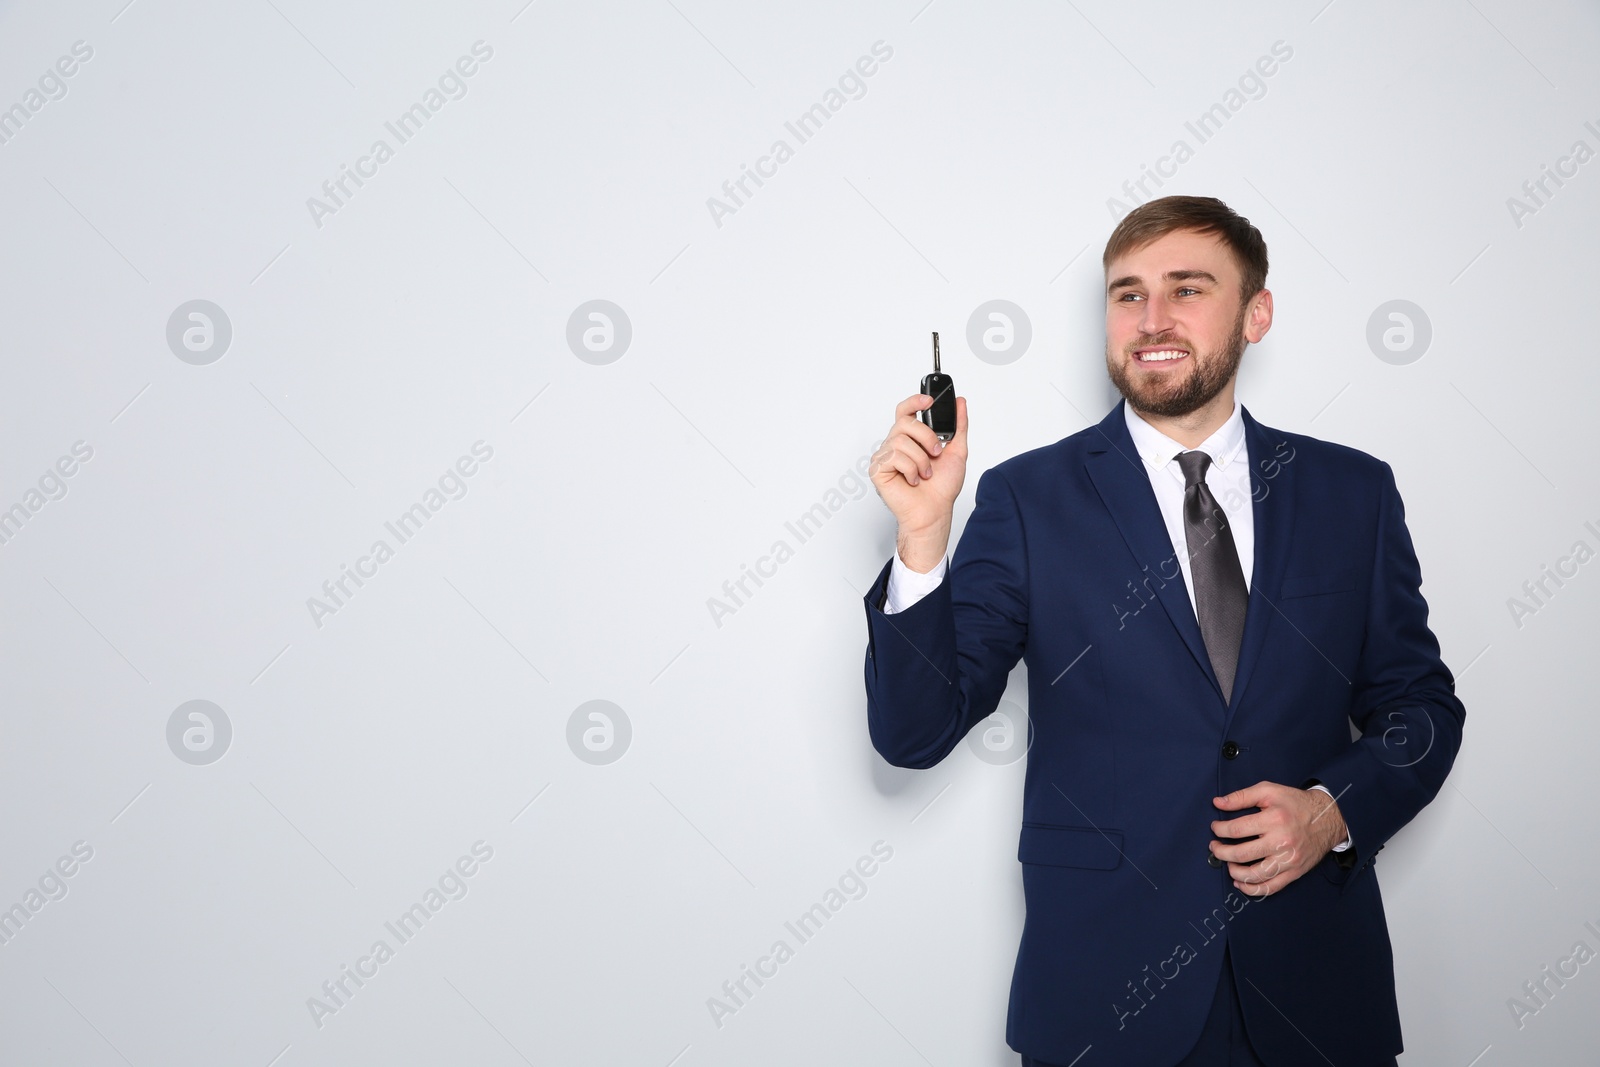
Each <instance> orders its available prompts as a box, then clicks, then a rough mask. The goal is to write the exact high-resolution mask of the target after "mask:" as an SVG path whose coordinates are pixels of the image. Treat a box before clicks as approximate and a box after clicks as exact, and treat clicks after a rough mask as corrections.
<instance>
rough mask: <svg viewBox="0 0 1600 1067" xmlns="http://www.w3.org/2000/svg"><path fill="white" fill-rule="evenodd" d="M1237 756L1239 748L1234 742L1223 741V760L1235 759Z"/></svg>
mask: <svg viewBox="0 0 1600 1067" xmlns="http://www.w3.org/2000/svg"><path fill="white" fill-rule="evenodd" d="M1238 755H1239V746H1238V744H1237V743H1236V742H1233V741H1225V742H1223V745H1222V758H1223V759H1236V758H1238Z"/></svg>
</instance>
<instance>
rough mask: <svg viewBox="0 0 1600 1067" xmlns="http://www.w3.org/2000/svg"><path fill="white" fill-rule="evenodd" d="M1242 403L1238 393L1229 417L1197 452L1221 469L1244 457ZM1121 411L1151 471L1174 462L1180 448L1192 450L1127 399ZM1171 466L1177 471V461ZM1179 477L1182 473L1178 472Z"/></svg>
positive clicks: (1161, 468)
mask: <svg viewBox="0 0 1600 1067" xmlns="http://www.w3.org/2000/svg"><path fill="white" fill-rule="evenodd" d="M1242 411H1243V406H1242V405H1241V404H1240V403H1239V399H1238V398H1237V397H1235V398H1234V401H1233V414H1231V415H1229V416H1228V421H1227V422H1224V423H1223V424H1222V425H1221V426H1219V427H1217V430H1216V432H1215V433H1213V434H1212V435H1211V436H1210V437H1207V438H1206V439H1205V440H1204V441H1202V442H1200V445H1199V447H1198V448H1196V449H1195V451H1197V452H1204V453H1205V454H1206V455H1208V456H1210V457H1211V462H1212V463H1213V464H1214V465H1215V466H1216V468H1217V469H1218V470H1222V471H1225V470H1227V469H1228V467H1229V465H1230V464H1232V463H1233V462H1235V461H1236V460H1242V459H1243V458H1244V456H1243V449H1244V415H1243V414H1242V413H1241V412H1242ZM1122 414H1123V417H1124V418H1125V419H1126V420H1127V423H1128V435H1129V436H1130V437H1132V438H1133V447H1134V448H1136V449H1137V450H1138V452H1139V458H1140V459H1142V460H1144V464H1145V467H1146V468H1147V469H1148V470H1150V472H1151V473H1154V472H1156V471H1160V470H1164V469H1167V468H1168V465H1169V464H1172V461H1173V459H1174V458H1176V457H1177V455H1178V453H1180V452H1187V451H1189V449H1188V448H1186V447H1184V446H1183V445H1181V444H1179V443H1178V442H1177V441H1174V440H1173V439H1172V438H1170V437H1168V436H1167V435H1166V434H1164V433H1162V432H1161V431H1160V430H1158V429H1156V428H1155V427H1154V426H1152V425H1150V424H1149V423H1148V422H1145V421H1144V419H1143V418H1141V417H1140V416H1139V415H1138V414H1136V413H1135V412H1134V410H1133V407H1132V405H1130V404H1129V403H1128V402H1127V401H1126V400H1124V401H1123V402H1122ZM1171 469H1172V470H1174V471H1176V470H1177V467H1176V465H1173V466H1172V468H1171ZM1178 477H1180V478H1181V477H1182V474H1181V473H1179V474H1178Z"/></svg>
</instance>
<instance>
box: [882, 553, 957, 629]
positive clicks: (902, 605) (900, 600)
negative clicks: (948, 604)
mask: <svg viewBox="0 0 1600 1067" xmlns="http://www.w3.org/2000/svg"><path fill="white" fill-rule="evenodd" d="M949 565H950V554H949V553H948V552H947V553H945V554H944V556H943V557H941V558H940V560H939V565H938V566H937V567H935V568H933V570H931V571H929V572H928V573H927V574H918V573H917V572H916V571H914V570H912V569H911V568H910V567H907V566H906V565H905V564H904V563H902V562H900V553H898V552H896V553H895V554H894V559H893V560H892V561H891V562H890V564H889V583H888V589H887V590H886V591H885V596H884V599H883V613H884V614H885V615H893V614H895V613H896V612H901V611H905V610H906V609H907V608H909V607H911V606H912V605H913V604H915V603H916V602H917V601H919V600H921V599H922V598H923V597H925V596H927V595H928V594H929V593H931V592H933V591H934V590H935V589H937V588H939V583H940V582H942V581H944V572H945V568H946V567H948V566H949Z"/></svg>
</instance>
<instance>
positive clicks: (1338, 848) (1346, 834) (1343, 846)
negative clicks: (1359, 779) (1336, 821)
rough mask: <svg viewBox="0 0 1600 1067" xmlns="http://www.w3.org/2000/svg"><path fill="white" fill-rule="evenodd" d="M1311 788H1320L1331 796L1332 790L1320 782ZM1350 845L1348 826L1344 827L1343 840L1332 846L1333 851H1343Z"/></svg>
mask: <svg viewBox="0 0 1600 1067" xmlns="http://www.w3.org/2000/svg"><path fill="white" fill-rule="evenodd" d="M1311 788H1312V789H1320V790H1322V791H1323V792H1324V793H1326V794H1328V795H1329V796H1330V797H1331V796H1333V790H1331V789H1329V788H1328V787H1327V786H1325V785H1320V784H1319V785H1314V786H1312V787H1311ZM1350 845H1351V841H1350V830H1349V828H1346V829H1345V832H1344V841H1343V843H1342V844H1337V845H1334V846H1333V851H1335V852H1343V851H1344V850H1345V849H1347V848H1349V847H1350Z"/></svg>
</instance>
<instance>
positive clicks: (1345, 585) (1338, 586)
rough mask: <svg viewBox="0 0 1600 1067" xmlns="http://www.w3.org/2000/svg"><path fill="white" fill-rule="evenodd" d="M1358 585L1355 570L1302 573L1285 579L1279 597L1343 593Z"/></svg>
mask: <svg viewBox="0 0 1600 1067" xmlns="http://www.w3.org/2000/svg"><path fill="white" fill-rule="evenodd" d="M1355 587H1356V572H1355V571H1330V572H1329V573H1327V574H1301V575H1297V576H1295V577H1292V578H1285V579H1284V580H1283V588H1282V589H1281V590H1279V592H1278V597H1279V599H1281V600H1288V599H1289V598H1290V597H1297V596H1317V595H1319V594H1322V593H1343V592H1346V591H1348V590H1351V589H1354V588H1355Z"/></svg>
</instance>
